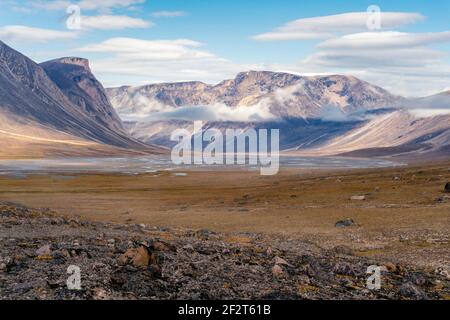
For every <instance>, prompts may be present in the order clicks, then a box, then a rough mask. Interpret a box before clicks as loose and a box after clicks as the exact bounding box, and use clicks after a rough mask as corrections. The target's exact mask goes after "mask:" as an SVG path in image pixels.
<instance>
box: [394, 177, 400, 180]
mask: <svg viewBox="0 0 450 320" xmlns="http://www.w3.org/2000/svg"><path fill="white" fill-rule="evenodd" d="M392 180H394V181H399V180H400V177H393V178H392Z"/></svg>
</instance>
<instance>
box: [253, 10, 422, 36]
mask: <svg viewBox="0 0 450 320" xmlns="http://www.w3.org/2000/svg"><path fill="white" fill-rule="evenodd" d="M370 15H371V13H368V12H349V13H343V14H337V15H331V16H323V17H312V18H304V19H298V20H295V21H291V22H289V23H287V24H285V25H283V26H281V27H279V28H277V29H276V30H274V31H272V32H267V33H262V34H259V35H256V36H254V37H253V39H255V40H259V41H283V40H311V39H323V38H329V37H331V36H332V35H335V34H342V33H348V32H360V31H365V30H368V28H367V21H368V18H369V17H370ZM380 18H381V20H380V21H381V28H382V29H392V28H396V27H400V26H404V25H407V24H412V23H416V22H418V21H421V20H423V19H424V16H422V15H421V14H419V13H408V12H381V13H380Z"/></svg>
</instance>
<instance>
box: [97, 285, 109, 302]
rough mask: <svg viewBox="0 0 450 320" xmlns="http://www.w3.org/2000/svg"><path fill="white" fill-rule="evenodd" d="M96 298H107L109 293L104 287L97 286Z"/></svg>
mask: <svg viewBox="0 0 450 320" xmlns="http://www.w3.org/2000/svg"><path fill="white" fill-rule="evenodd" d="M93 297H94V300H106V299H108V293H107V292H106V290H105V289H103V288H95V289H94V292H93Z"/></svg>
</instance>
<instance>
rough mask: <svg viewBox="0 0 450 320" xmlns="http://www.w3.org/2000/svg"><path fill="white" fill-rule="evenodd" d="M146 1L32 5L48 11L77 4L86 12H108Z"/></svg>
mask: <svg viewBox="0 0 450 320" xmlns="http://www.w3.org/2000/svg"><path fill="white" fill-rule="evenodd" d="M144 2H145V0H80V1H76V2H74V1H68V0H33V1H32V5H33V6H35V7H37V8H41V9H47V10H65V9H66V8H67V7H68V6H70V5H71V4H76V5H78V6H80V8H81V9H84V10H101V11H108V10H110V9H113V8H128V7H131V6H134V5H136V4H141V3H144Z"/></svg>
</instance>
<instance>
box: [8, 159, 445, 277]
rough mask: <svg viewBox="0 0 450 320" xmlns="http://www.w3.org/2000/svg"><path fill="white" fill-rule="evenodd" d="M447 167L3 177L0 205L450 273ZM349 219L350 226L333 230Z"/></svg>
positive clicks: (441, 164) (199, 171)
mask: <svg viewBox="0 0 450 320" xmlns="http://www.w3.org/2000/svg"><path fill="white" fill-rule="evenodd" d="M449 168H450V164H449V163H448V162H444V163H440V164H433V165H427V166H409V167H402V168H389V169H370V170H368V169H360V170H340V171H339V170H335V171H325V170H308V171H305V170H302V169H284V170H281V171H280V173H279V174H278V175H276V176H260V175H259V171H246V170H240V171H230V170H217V171H207V170H198V171H195V170H188V171H183V172H179V173H182V174H179V173H178V174H177V173H176V172H170V171H161V172H157V173H149V174H141V175H118V174H115V175H113V174H74V175H70V174H64V175H57V174H40V175H30V176H17V177H10V176H1V177H0V200H2V201H9V202H14V203H20V204H23V205H27V206H31V207H39V208H50V209H52V210H56V211H58V212H59V213H62V214H65V215H67V216H69V217H70V216H76V215H79V216H81V217H82V218H83V219H88V220H91V221H99V222H114V223H121V224H141V223H143V224H146V225H149V226H152V227H153V226H155V227H164V228H181V229H186V228H189V229H194V230H198V229H207V230H211V231H215V232H225V233H236V232H240V233H243V232H244V233H245V232H250V233H260V234H265V235H270V236H271V235H277V236H278V235H280V236H283V237H288V238H290V239H295V240H299V241H306V242H308V243H312V244H314V245H316V246H318V247H320V248H324V249H331V248H333V247H335V246H336V245H345V246H348V247H350V248H351V249H352V250H354V251H355V254H356V255H358V256H367V257H371V258H379V259H385V260H387V261H397V262H401V263H404V264H406V265H414V266H420V267H426V268H434V269H436V268H444V269H446V270H447V272H450V269H449V266H450V258H449V257H450V197H449V194H445V193H443V189H444V186H445V184H446V182H448V181H450V169H449ZM353 196H360V197H361V196H362V197H363V198H364V199H365V200H351V197H353ZM345 219H351V220H352V221H353V224H352V225H350V226H348V227H342V228H339V227H336V226H335V224H336V222H337V221H340V220H345ZM236 241H242V242H243V243H245V242H246V241H247V240H246V238H245V237H243V238H238V239H237V240H236Z"/></svg>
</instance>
